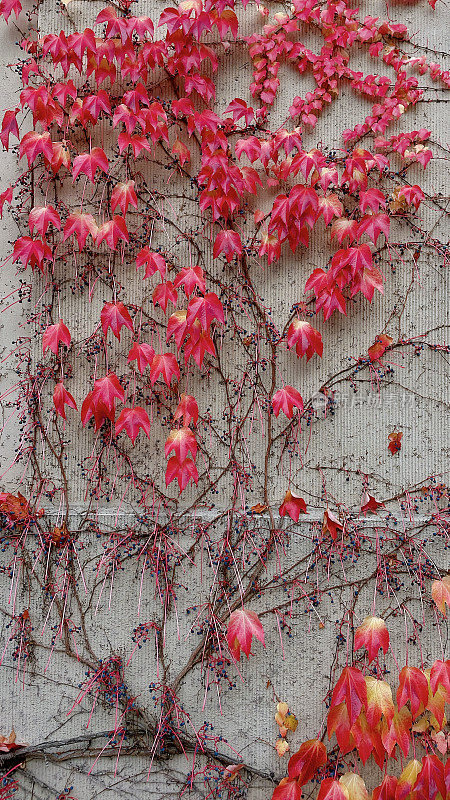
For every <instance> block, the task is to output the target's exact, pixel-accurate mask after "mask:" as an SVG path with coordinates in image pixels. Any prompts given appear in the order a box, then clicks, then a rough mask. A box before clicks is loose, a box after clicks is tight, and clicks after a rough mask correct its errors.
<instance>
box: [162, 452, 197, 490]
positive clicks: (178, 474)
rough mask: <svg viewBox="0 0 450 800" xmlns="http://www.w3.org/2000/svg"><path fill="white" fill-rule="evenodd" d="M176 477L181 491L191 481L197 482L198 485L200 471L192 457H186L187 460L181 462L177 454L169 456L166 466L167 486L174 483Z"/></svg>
mask: <svg viewBox="0 0 450 800" xmlns="http://www.w3.org/2000/svg"><path fill="white" fill-rule="evenodd" d="M175 478H176V479H177V481H178V486H179V487H180V492H183V491H184V490H185V488H186V486H187V485H188V483H189V481H192V482H193V483H195V485H197V483H198V471H197V467H196V466H195V463H194V462H193V461H192V459H191V458H185V460H184V461H181V462H180V461H179V460H178V458H177V457H176V456H172V457H171V458H169V460H168V462H167V467H166V486H168V485H169V484H170V483H172V481H173V480H175Z"/></svg>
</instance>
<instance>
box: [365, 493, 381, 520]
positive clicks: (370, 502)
mask: <svg viewBox="0 0 450 800" xmlns="http://www.w3.org/2000/svg"><path fill="white" fill-rule="evenodd" d="M384 507H385V505H384V503H382V502H381V501H380V500H377V499H376V498H375V497H374V495H373V494H371V493H370V492H364V494H363V496H362V499H361V514H364V516H366V514H367V512H368V511H370V512H371V513H372V514H376V513H377V511H378V509H379V508H384Z"/></svg>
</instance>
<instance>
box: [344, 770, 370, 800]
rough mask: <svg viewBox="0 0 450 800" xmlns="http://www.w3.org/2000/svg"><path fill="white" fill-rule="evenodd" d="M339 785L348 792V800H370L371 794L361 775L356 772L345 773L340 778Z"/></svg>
mask: <svg viewBox="0 0 450 800" xmlns="http://www.w3.org/2000/svg"><path fill="white" fill-rule="evenodd" d="M339 783H340V784H341V786H343V787H344V790H345V789H346V790H347V794H348V800H369V793H368V791H367V788H366V784H365V783H364V781H363V779H362V778H361V775H357V774H356V773H355V772H345V773H344V774H343V775H341V777H340V778H339Z"/></svg>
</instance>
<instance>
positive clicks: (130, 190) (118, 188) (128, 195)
mask: <svg viewBox="0 0 450 800" xmlns="http://www.w3.org/2000/svg"><path fill="white" fill-rule="evenodd" d="M130 205H131V206H133V208H137V207H138V202H137V196H136V192H135V189H134V181H125V182H124V183H117V184H116V185H115V187H114V189H113V190H112V192H111V211H112V212H113V213H114V211H115V210H116V208H117V206H119V208H120V210H121V212H122V214H124V215H125V214H126V213H127V211H128V206H130Z"/></svg>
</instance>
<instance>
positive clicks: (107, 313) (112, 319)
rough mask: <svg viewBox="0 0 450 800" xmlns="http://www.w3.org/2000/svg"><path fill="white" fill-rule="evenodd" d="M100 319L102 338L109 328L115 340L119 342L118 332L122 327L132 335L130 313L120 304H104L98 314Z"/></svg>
mask: <svg viewBox="0 0 450 800" xmlns="http://www.w3.org/2000/svg"><path fill="white" fill-rule="evenodd" d="M100 319H101V323H102V330H103V334H104V336H106V335H107V333H108V329H109V328H111V330H112V332H113V334H114V336H115V337H116V339H119V341H120V331H121V329H122V328H123V326H124V325H125V327H126V328H128V329H129V330H130V331H131V332H132V333H133V331H134V329H133V320H132V319H131V317H130V313H129V311H128V309H127V307H126V306H124V304H123V303H121V302H117V303H105V305H104V306H103V308H102V312H101V314H100Z"/></svg>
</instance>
